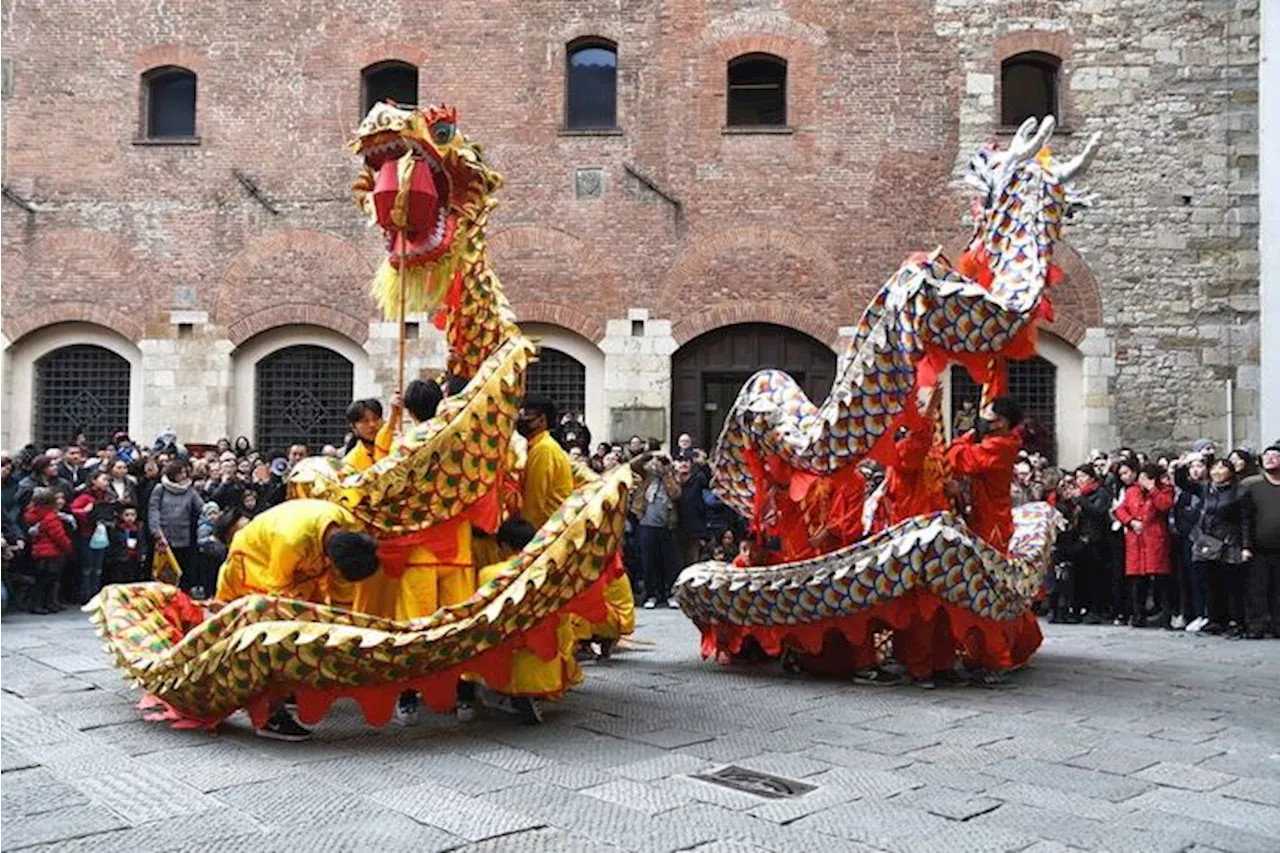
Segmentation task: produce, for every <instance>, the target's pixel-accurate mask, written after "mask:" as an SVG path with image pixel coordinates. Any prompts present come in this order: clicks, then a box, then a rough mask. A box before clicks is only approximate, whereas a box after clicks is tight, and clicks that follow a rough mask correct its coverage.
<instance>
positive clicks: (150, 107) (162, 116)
mask: <svg viewBox="0 0 1280 853" xmlns="http://www.w3.org/2000/svg"><path fill="white" fill-rule="evenodd" d="M142 84H143V91H144V95H145V100H146V108H147V134H146V135H147V138H148V139H191V138H193V137H195V135H196V75H195V72H194V71H188V70H187V69H185V68H178V67H177V66H175V65H166V66H164V67H161V68H152V69H151V70H150V71H148V72H147V73H146V74H144V75H142Z"/></svg>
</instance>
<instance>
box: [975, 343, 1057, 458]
mask: <svg viewBox="0 0 1280 853" xmlns="http://www.w3.org/2000/svg"><path fill="white" fill-rule="evenodd" d="M1009 396H1011V397H1013V399H1015V400H1017V401H1018V405H1020V406H1022V411H1023V413H1024V414H1025V415H1026V417H1027V421H1028V424H1029V428H1030V429H1029V433H1028V436H1029V439H1030V438H1034V440H1028V442H1027V450H1029V451H1038V452H1040V453H1043V454H1044V455H1045V456H1046V457H1047V458H1048V459H1049V460H1050V461H1053V462H1056V461H1057V457H1058V454H1057V447H1056V439H1055V436H1056V435H1057V426H1058V369H1057V368H1056V367H1054V366H1053V364H1052V362H1049V361H1047V360H1045V359H1043V358H1041V357H1040V356H1036V357H1034V358H1031V359H1028V360H1027V361H1011V362H1009ZM981 399H982V386H981V385H979V384H978V383H976V382H974V381H973V379H972V378H971V377H970V376H969V374H968V372H967V371H966V370H965V369H964V368H963V367H959V366H957V367H953V368H952V369H951V413H952V418H953V419H957V413H958V412H960V410H961V407H962V406H963V404H964V403H966V402H968V403H972V404H973V405H974V406H975V407H976V406H977V405H978V403H979V402H980V401H981ZM955 426H956V430H957V431H960V430H961V429H962V428H965V427H967V426H969V425H968V424H960V423H959V422H958V419H957V422H956V424H955Z"/></svg>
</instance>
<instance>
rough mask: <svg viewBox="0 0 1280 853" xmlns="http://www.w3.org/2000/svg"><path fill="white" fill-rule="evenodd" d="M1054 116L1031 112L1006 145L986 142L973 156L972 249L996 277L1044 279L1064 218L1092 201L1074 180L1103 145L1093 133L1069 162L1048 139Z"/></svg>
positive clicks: (967, 179)
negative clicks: (1056, 154) (1062, 159)
mask: <svg viewBox="0 0 1280 853" xmlns="http://www.w3.org/2000/svg"><path fill="white" fill-rule="evenodd" d="M1053 128H1054V120H1053V117H1052V116H1047V117H1046V118H1045V119H1044V121H1040V122H1037V121H1036V119H1034V118H1029V119H1027V120H1026V121H1025V122H1023V123H1022V126H1021V127H1020V128H1018V132H1017V133H1016V134H1014V137H1013V139H1012V140H1011V141H1010V143H1009V147H1008V148H1007V149H1005V150H1003V151H1000V150H997V149H995V148H993V147H987V148H984V149H983V150H982V151H979V152H978V153H977V154H975V155H974V156H973V158H972V159H971V160H970V161H969V168H968V172H967V174H966V175H965V182H966V183H967V184H969V185H970V186H972V187H974V188H975V189H977V190H978V193H979V197H978V199H977V200H976V202H975V205H974V218H975V232H974V236H973V240H972V242H971V243H970V250H971V251H973V252H976V253H977V254H978V255H979V256H981V257H982V258H983V263H984V264H985V266H986V267H987V272H989V274H990V276H991V278H992V280H994V281H995V282H1000V281H1004V282H1014V281H1020V282H1025V281H1026V280H1027V278H1028V276H1036V277H1038V278H1039V279H1041V280H1042V278H1043V276H1044V275H1045V274H1047V272H1048V268H1049V264H1050V262H1051V261H1052V257H1053V244H1054V243H1055V242H1056V241H1057V239H1058V236H1059V233H1060V232H1061V229H1062V222H1063V220H1065V219H1069V218H1070V217H1071V215H1072V213H1073V212H1074V211H1075V210H1076V209H1078V208H1081V207H1087V206H1088V205H1089V204H1090V203H1091V202H1092V196H1090V195H1088V194H1087V193H1086V192H1084V191H1083V190H1082V189H1081V188H1079V187H1077V186H1076V185H1075V183H1074V181H1075V179H1076V178H1077V177H1079V176H1080V175H1081V174H1082V173H1083V172H1084V170H1085V169H1086V168H1087V167H1088V165H1089V162H1090V161H1091V160H1092V159H1093V155H1094V154H1095V153H1096V152H1097V149H1098V134H1096V133H1095V134H1094V135H1093V136H1092V137H1091V138H1090V139H1089V142H1088V143H1087V144H1086V145H1085V148H1084V151H1083V152H1081V153H1080V155H1079V156H1077V157H1075V158H1074V159H1072V160H1070V161H1067V162H1065V163H1061V162H1058V161H1057V160H1055V159H1054V158H1053V155H1052V154H1051V153H1050V151H1049V149H1048V148H1046V147H1045V146H1046V144H1047V143H1048V141H1049V137H1050V135H1052V133H1053Z"/></svg>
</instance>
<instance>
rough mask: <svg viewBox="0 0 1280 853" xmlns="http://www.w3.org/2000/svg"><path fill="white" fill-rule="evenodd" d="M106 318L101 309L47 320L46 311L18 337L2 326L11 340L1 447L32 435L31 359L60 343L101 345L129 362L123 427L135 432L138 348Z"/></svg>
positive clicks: (139, 409) (138, 422) (139, 415)
mask: <svg viewBox="0 0 1280 853" xmlns="http://www.w3.org/2000/svg"><path fill="white" fill-rule="evenodd" d="M110 319H112V318H104V317H103V315H102V312H97V313H96V314H95V315H94V316H92V317H89V318H79V317H70V318H66V319H52V318H51V317H50V316H49V315H48V314H47V313H46V315H45V316H44V318H42V321H41V322H40V323H38V324H37V325H35V326H34V327H31V328H26V329H23V330H21V332H20V334H19V335H18V336H17V337H14V336H12V335H10V334H9V330H8V329H6V330H5V335H6V337H8V338H9V340H10V341H12V343H11V344H10V345H9V346H8V347H6V348H5V353H4V354H5V360H6V362H7V370H8V373H9V376H8V377H6V378H7V381H6V383H5V385H6V387H5V398H4V412H5V425H4V430H5V436H6V439H5V440H6V442H7V444H6V445H5V446H6V447H17V446H20V445H23V444H26V443H27V442H28V441H30V440H31V431H32V426H33V415H34V411H35V402H36V401H35V386H36V382H35V372H36V362H37V361H39V360H40V359H41V358H43V357H44V356H46V355H48V354H49V353H52V352H55V351H57V350H59V349H62V348H63V347H68V346H76V345H81V344H89V345H91V346H96V347H101V348H102V349H105V350H108V351H110V352H112V353H115V354H116V355H117V356H120V357H121V358H123V359H124V360H125V361H127V362H128V363H129V374H130V375H129V423H128V424H127V425H125V428H126V429H127V430H129V431H131V432H137V431H138V430H139V429H140V428H141V427H142V424H143V405H142V402H143V388H142V386H143V381H142V351H141V350H140V349H139V348H138V345H137V338H129V337H127V336H126V335H125V334H124V333H122V331H121V329H120V328H119V327H117V326H115V325H114V324H113V325H108V321H109V320H110ZM140 336H141V334H139V337H140Z"/></svg>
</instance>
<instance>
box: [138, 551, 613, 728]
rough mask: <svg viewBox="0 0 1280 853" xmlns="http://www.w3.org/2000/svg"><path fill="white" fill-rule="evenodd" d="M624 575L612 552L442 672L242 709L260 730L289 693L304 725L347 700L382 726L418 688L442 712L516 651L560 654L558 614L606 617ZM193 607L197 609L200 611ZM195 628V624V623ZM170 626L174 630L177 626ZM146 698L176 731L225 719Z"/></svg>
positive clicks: (284, 687) (504, 673) (506, 670)
mask: <svg viewBox="0 0 1280 853" xmlns="http://www.w3.org/2000/svg"><path fill="white" fill-rule="evenodd" d="M625 571H626V570H625V568H624V566H623V564H622V555H621V553H620V552H615V553H614V554H613V556H612V557H610V559H609V562H608V565H607V566H606V568H605V570H604V571H603V572H602V573H601V575H600V577H598V578H596V580H595V581H594V582H593V583H592V584H591V585H590V586H589V587H587V589H585V590H584V591H583V592H582V593H580V594H579V595H578V596H576V597H575V598H574V599H572V600H571V601H570V602H569V603H568V604H567V605H565V607H564V608H562V609H561V610H559V611H557V612H556V613H553V614H552V615H551V616H548V617H547V618H545V619H543V620H542V621H541V622H539V623H538V624H537V625H535V626H533V627H532V628H531V629H529V630H528V631H526V632H524V633H522V634H519V635H517V636H515V637H513V638H511V639H510V640H507V641H506V642H504V643H502V644H501V645H499V646H495V647H494V648H492V649H489V650H488V651H486V652H483V653H481V654H479V655H476V656H475V657H473V658H470V659H468V660H466V661H464V662H463V663H460V664H457V665H455V666H452V667H450V668H449V669H446V670H443V671H441V672H437V673H432V674H431V675H428V676H423V677H420V678H410V679H405V680H401V681H393V682H387V683H382V684H372V685H368V686H364V687H352V688H342V689H333V690H324V689H318V688H315V687H309V686H305V685H291V684H278V685H274V686H272V687H271V688H270V689H268V690H267V691H266V692H264V693H262V694H260V695H258V696H255V697H254V698H253V699H251V700H249V702H248V703H246V705H245V710H246V711H247V712H248V714H249V718H250V720H251V721H252V722H253V726H254V728H262V727H263V726H264V725H266V722H267V718H268V717H270V715H271V708H272V707H273V706H275V705H276V704H277V703H279V702H282V701H283V700H284V699H285V697H287V696H289V695H293V697H294V699H295V700H296V702H297V705H298V719H299V720H301V721H302V722H303V723H306V724H308V725H313V724H315V723H318V722H319V721H320V720H321V719H323V718H324V715H325V714H326V713H327V712H328V710H329V707H330V706H331V705H332V704H333V703H334V702H335V701H337V700H338V699H343V698H347V699H354V700H355V701H356V702H357V703H358V704H359V705H360V709H361V711H362V712H363V713H364V718H365V720H366V721H367V722H368V723H369V724H370V725H372V726H384V725H386V724H387V723H389V722H390V721H391V718H392V716H393V715H394V714H395V708H396V700H397V699H398V698H399V696H400V694H401V693H403V692H404V691H406V690H417V691H418V692H419V693H421V694H422V698H423V701H424V702H425V703H426V704H427V706H428V707H430V708H431V709H432V710H433V711H436V712H438V713H446V712H448V711H450V710H451V709H452V708H453V707H454V705H455V704H456V702H457V691H458V682H459V681H460V680H462V676H463V675H464V674H475V675H478V676H479V677H480V678H482V679H483V680H484V681H485V682H487V683H489V684H506V683H507V682H508V681H510V679H511V660H512V656H513V655H514V653H515V652H516V651H517V650H518V649H527V650H529V651H531V652H533V653H534V654H536V655H537V656H538V657H539V658H541V659H542V660H553V659H554V658H556V656H557V655H559V653H560V649H559V644H558V642H557V636H556V631H557V628H558V627H559V624H560V618H561V616H562V615H564V614H566V613H572V614H576V615H578V616H581V617H582V618H583V619H584V620H586V621H587V622H591V623H596V622H603V621H605V620H606V619H607V618H608V616H609V609H608V605H607V604H606V602H605V595H604V592H605V587H606V586H608V585H609V583H611V582H612V581H614V580H615V579H617V578H618V577H621V575H622V574H623V573H624V572H625ZM183 600H185V601H186V602H187V604H190V599H189V598H187V596H186V594H185V593H178V594H177V595H175V597H174V601H175V602H179V604H178V607H177V610H178V611H181V612H189V611H188V610H186V609H185V608H184V606H183V605H182V604H181V602H182V601H183ZM171 606H172V605H171ZM190 606H191V607H196V606H195V605H194V604H190ZM169 609H170V608H166V610H165V614H166V618H170V615H169ZM196 609H197V610H199V608H198V607H196ZM196 624H197V625H198V624H199V622H197V623H196ZM174 627H175V630H176V628H177V625H175V626H174ZM192 627H195V626H192ZM188 630H189V629H188ZM185 635H186V631H183V632H182V634H180V635H179V636H178V639H181V637H182V636H185ZM562 692H563V691H555V692H551V693H544V694H531V695H535V696H538V697H540V698H557V697H558V696H560V695H561V694H562ZM526 695H530V694H526ZM149 698H150V700H153V703H152V704H149V706H148V707H149V708H162V709H163V710H162V711H160V712H159V713H155V714H152V715H150V716H148V717H147V719H156V720H166V721H170V722H172V723H173V725H174V727H176V728H206V729H210V730H212V729H214V728H216V727H217V725H218V724H219V723H220V722H221V721H222V719H223V718H214V717H207V716H202V715H200V714H198V713H190V712H187V711H183V710H181V709H178V708H176V707H174V706H173V705H170V704H169V703H168V702H165V701H164V700H162V699H159V698H157V697H149ZM157 703H158V704H157ZM140 707H141V706H140Z"/></svg>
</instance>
